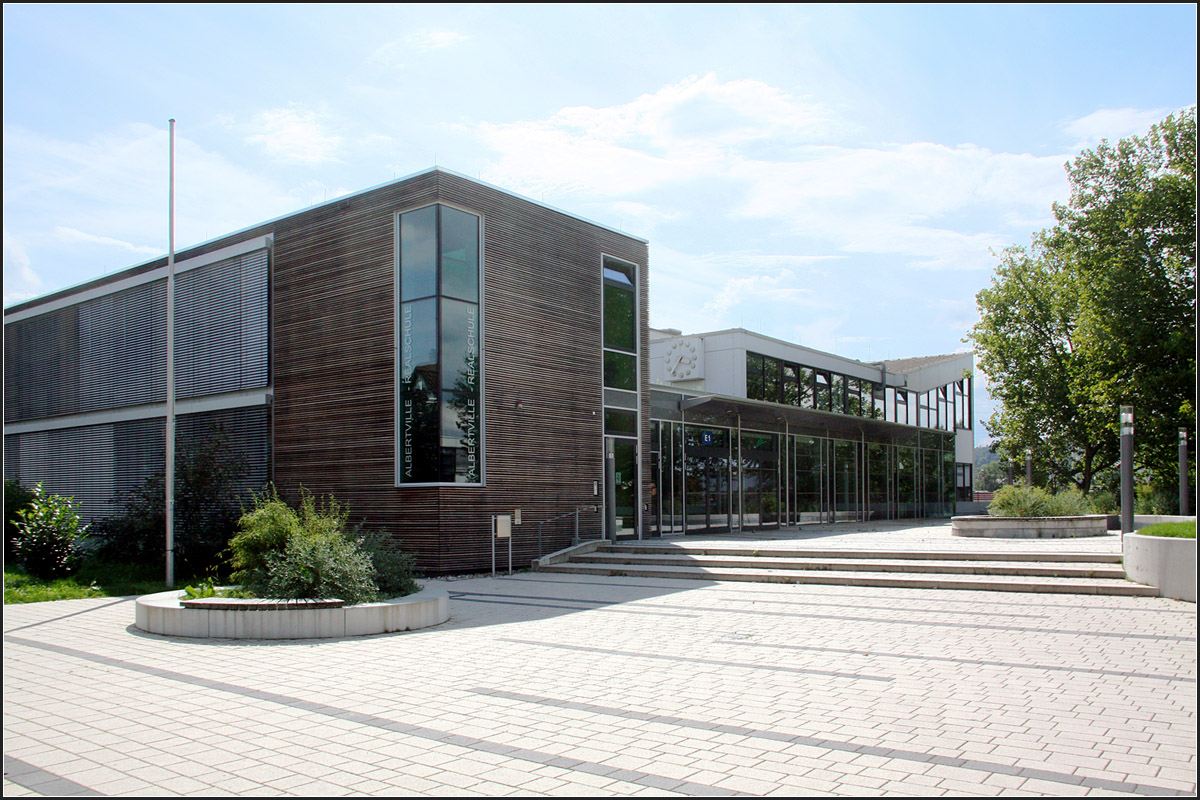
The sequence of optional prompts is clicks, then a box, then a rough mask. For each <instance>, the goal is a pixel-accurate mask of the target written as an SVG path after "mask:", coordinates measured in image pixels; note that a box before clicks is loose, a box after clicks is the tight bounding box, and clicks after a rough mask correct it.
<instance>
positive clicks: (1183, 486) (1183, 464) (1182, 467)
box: [1179, 428, 1188, 517]
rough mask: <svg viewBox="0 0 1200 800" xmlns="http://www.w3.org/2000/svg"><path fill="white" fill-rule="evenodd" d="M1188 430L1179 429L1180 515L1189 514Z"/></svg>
mask: <svg viewBox="0 0 1200 800" xmlns="http://www.w3.org/2000/svg"><path fill="white" fill-rule="evenodd" d="M1187 435H1188V432H1187V428H1180V429H1179V513H1180V514H1181V515H1182V516H1185V517H1186V516H1187V513H1188V474H1187Z"/></svg>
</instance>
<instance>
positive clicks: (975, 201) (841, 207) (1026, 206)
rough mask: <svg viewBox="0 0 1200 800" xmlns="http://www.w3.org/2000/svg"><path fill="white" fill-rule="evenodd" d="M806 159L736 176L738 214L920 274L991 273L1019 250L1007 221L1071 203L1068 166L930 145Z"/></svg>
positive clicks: (742, 168) (841, 150)
mask: <svg viewBox="0 0 1200 800" xmlns="http://www.w3.org/2000/svg"><path fill="white" fill-rule="evenodd" d="M800 155H801V158H800V159H798V160H795V161H791V162H786V163H781V162H763V161H754V162H751V161H746V162H743V163H741V164H738V165H735V166H734V167H732V168H731V170H730V174H731V176H733V177H736V178H738V179H741V180H742V181H743V182H744V183H745V184H746V185H747V186H748V187H749V188H748V192H747V197H746V201H745V202H744V203H743V204H742V205H741V206H740V207H739V208H738V209H737V210H736V213H737V214H739V215H743V216H746V217H753V218H767V219H776V220H779V221H781V222H783V223H784V224H785V225H787V226H788V228H789V229H791V230H792V231H794V232H796V233H800V234H804V235H806V236H810V237H814V238H818V239H821V240H823V241H826V242H829V243H830V244H832V245H834V246H835V247H837V248H839V249H841V250H844V251H846V252H858V253H878V254H895V255H900V256H903V257H905V263H906V264H907V265H908V266H912V267H918V268H931V269H945V268H960V269H979V268H988V267H990V266H991V264H992V262H991V260H990V257H989V255H988V250H989V248H998V247H1003V246H1004V245H1005V244H1007V243H1008V242H1009V240H1010V237H1009V236H1007V235H1004V234H1002V233H1001V232H999V231H997V230H996V228H997V224H996V223H997V220H998V219H1000V221H1001V222H1002V221H1003V220H1002V218H1003V216H1004V214H1005V213H1012V212H1013V211H1014V210H1015V211H1016V212H1019V213H1021V214H1031V213H1033V212H1034V210H1035V209H1037V210H1040V211H1041V212H1042V213H1048V210H1049V208H1050V206H1051V203H1053V202H1054V201H1055V200H1056V199H1063V198H1064V197H1065V196H1066V195H1067V193H1068V192H1067V182H1066V178H1065V175H1064V174H1063V171H1062V162H1063V158H1062V157H1058V156H1051V157H1042V158H1038V157H1034V156H1030V155H1024V154H1010V153H992V152H990V151H988V150H987V149H985V148H979V147H975V146H973V145H959V146H956V147H949V146H945V145H937V144H931V143H926V142H918V143H912V144H906V145H897V146H893V147H889V148H853V147H832V146H824V147H814V148H808V149H806V150H804V151H802V152H801V153H800ZM964 216H977V217H982V219H981V220H980V221H973V220H964V219H963V217H964ZM938 223H941V224H938ZM972 229H974V230H972Z"/></svg>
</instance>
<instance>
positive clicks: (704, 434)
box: [700, 431, 714, 444]
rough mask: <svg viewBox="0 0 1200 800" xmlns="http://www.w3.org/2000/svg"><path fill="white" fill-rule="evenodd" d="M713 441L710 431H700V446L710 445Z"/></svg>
mask: <svg viewBox="0 0 1200 800" xmlns="http://www.w3.org/2000/svg"><path fill="white" fill-rule="evenodd" d="M713 440H714V437H713V432H712V431H700V444H712V443H713Z"/></svg>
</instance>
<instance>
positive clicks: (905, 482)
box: [652, 421, 956, 533]
mask: <svg viewBox="0 0 1200 800" xmlns="http://www.w3.org/2000/svg"><path fill="white" fill-rule="evenodd" d="M654 424H655V428H654V431H655V433H654V444H653V445H652V447H654V448H657V450H656V458H655V459H654V460H653V463H654V464H655V468H654V469H655V472H654V476H653V481H654V486H655V491H656V498H655V501H654V504H653V507H654V508H655V509H656V511H655V514H654V516H655V529H656V530H658V531H661V532H663V533H700V532H723V531H729V530H736V529H738V528H739V525H740V527H742V528H745V529H754V528H771V527H778V526H793V525H804V524H812V523H821V522H834V521H838V522H841V521H850V520H886V519H905V518H915V517H944V516H948V515H950V514H952V513H953V512H954V499H955V484H956V480H955V479H956V465H955V463H954V453H953V440H952V438H951V437H950V436H947V435H927V434H925V435H923V436H922V438H920V439H919V440H918V438H917V437H916V436H910V437H909V438H910V439H911V441H908V442H907V443H898V442H892V443H888V442H879V441H866V442H863V441H851V440H844V439H830V438H824V437H819V436H803V435H796V434H792V435H784V434H780V433H764V432H756V431H742V436H741V439H740V440H739V439H738V437H737V432H736V431H735V430H732V429H727V428H718V427H713V426H705V425H691V424H682V423H679V422H666V421H662V422H656V423H654ZM739 443H740V453H739V452H738V445H739ZM739 457H740V460H739ZM739 515H740V516H739Z"/></svg>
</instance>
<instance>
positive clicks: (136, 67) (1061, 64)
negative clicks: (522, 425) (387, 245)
mask: <svg viewBox="0 0 1200 800" xmlns="http://www.w3.org/2000/svg"><path fill="white" fill-rule="evenodd" d="M1195 102H1196V11H1195V7H1194V6H1193V5H1158V6H1154V5H1141V6H1131V5H1093V6H1089V5H1073V6H1040V5H1035V6H1011V5H1002V6H990V5H982V6H979V5H972V6H951V7H946V6H821V5H818V6H805V5H799V6H797V5H769V6H753V5H737V6H729V5H668V6H656V5H629V6H623V5H603V6H589V5H564V6H552V5H541V6H526V5H520V6H507V5H483V6H460V5H453V6H421V5H407V4H395V5H392V4H387V5H371V6H355V5H349V4H347V5H337V6H324V5H315V6H308V5H305V6H283V5H276V6H255V5H231V6H186V5H185V6H154V5H136V6H135V5H122V6H106V5H75V6H55V5H13V4H8V5H5V6H4V98H3V103H4V302H5V305H9V304H11V303H13V302H17V301H19V300H21V299H25V298H28V297H32V296H37V295H40V294H44V293H46V292H49V291H53V290H55V289H58V288H62V287H64V286H70V285H73V284H75V283H79V282H81V281H84V280H87V279H89V278H92V277H96V276H97V275H101V274H104V273H107V272H112V271H115V270H117V269H120V268H123V267H125V266H129V265H132V264H135V263H139V262H141V261H144V260H147V259H149V258H152V257H155V256H158V255H161V254H163V253H164V252H165V251H166V246H167V224H166V191H167V189H166V187H167V120H168V119H169V118H171V117H174V118H176V119H177V120H178V122H177V201H176V202H177V245H178V246H180V247H183V246H186V245H188V244H191V243H196V242H199V241H203V240H205V239H208V238H212V237H215V236H219V235H221V234H224V233H228V232H230V231H233V230H236V229H238V228H241V227H245V226H247V225H251V224H253V223H255V222H260V221H262V220H265V219H269V218H272V217H275V216H279V215H282V214H286V213H289V212H291V211H295V210H298V209H301V208H304V207H306V206H308V205H311V204H313V203H319V202H322V201H323V200H326V199H331V198H333V197H336V196H337V195H339V194H344V193H347V192H352V191H358V190H361V189H365V188H367V187H370V186H374V185H376V184H379V183H382V182H384V181H388V180H391V179H393V178H396V177H401V176H404V175H407V174H409V173H412V172H416V171H419V170H422V169H425V168H427V167H429V166H431V165H433V164H435V163H436V164H438V165H440V166H443V167H447V168H449V169H453V170H456V171H458V172H461V173H464V174H466V175H470V176H475V177H479V178H481V179H483V180H486V181H489V182H491V183H494V184H496V185H499V186H501V187H503V188H505V189H509V190H511V191H514V192H517V193H520V194H524V195H527V196H530V197H533V198H534V199H538V200H542V201H544V202H546V203H549V204H550V205H553V206H556V207H558V208H562V209H564V210H566V211H570V212H572V213H576V214H579V215H581V216H584V217H587V218H590V219H593V220H596V221H598V222H601V223H605V224H608V225H611V226H614V227H618V228H621V229H622V230H625V231H628V232H630V233H634V234H637V235H640V236H643V237H645V238H647V239H649V240H650V248H651V249H650V254H651V255H650V258H651V262H650V276H651V324H652V325H655V326H659V327H668V326H669V327H676V328H680V329H682V330H684V331H685V332H700V331H705V330H716V329H722V328H728V327H746V328H749V329H751V330H754V331H757V332H760V333H764V334H767V335H770V336H775V337H778V338H781V339H786V340H789V341H797V342H800V343H802V344H804V345H807V346H810V347H815V348H818V349H823V350H829V351H834V352H837V353H839V354H841V355H844V356H848V357H851V358H859V359H863V360H877V359H880V358H904V357H909V356H916V355H930V354H935V353H945V352H953V351H956V350H961V349H963V348H965V347H966V345H964V344H963V341H962V339H963V337H964V336H965V335H966V333H967V331H968V330H969V328H970V326H971V325H972V324H973V323H974V321H975V320H976V318H977V312H976V309H975V302H974V297H975V294H976V293H977V292H978V291H979V290H980V289H981V288H983V287H984V286H986V285H987V284H988V282H989V279H990V275H991V270H992V268H993V267H994V265H995V263H996V260H995V258H994V257H993V256H992V255H991V251H993V250H998V249H1000V248H1003V247H1005V246H1008V245H1010V244H1022V245H1024V244H1028V242H1029V240H1030V236H1031V235H1032V234H1033V233H1034V232H1035V231H1037V230H1039V229H1041V228H1042V227H1045V226H1047V225H1049V224H1050V223H1051V222H1052V215H1051V206H1052V203H1054V202H1056V201H1057V202H1065V201H1066V200H1067V199H1068V198H1069V187H1068V184H1067V181H1066V176H1065V172H1064V170H1063V165H1064V164H1065V163H1066V162H1067V161H1068V160H1069V159H1071V158H1072V157H1073V156H1074V155H1076V154H1078V153H1079V152H1080V150H1081V149H1083V148H1086V147H1089V146H1092V145H1094V144H1095V143H1096V142H1098V141H1099V140H1100V139H1101V138H1118V137H1121V136H1127V135H1130V134H1134V133H1144V132H1145V130H1146V129H1147V128H1148V127H1149V126H1150V125H1151V124H1153V123H1154V122H1156V121H1157V120H1159V119H1161V118H1162V117H1163V116H1165V115H1167V114H1169V113H1171V112H1173V111H1176V110H1178V109H1180V108H1184V107H1187V106H1190V105H1194V104H1195ZM979 394H980V397H979V398H978V400H979V401H980V402H979V403H978V405H979V410H980V412H981V415H983V416H986V415H987V414H988V413H990V403H989V402H987V399H986V397H985V396H984V394H983V392H980V393H979ZM977 438H979V439H981V440H982V439H983V438H984V435H983V432H982V429H980V431H979V434H978V436H977Z"/></svg>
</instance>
